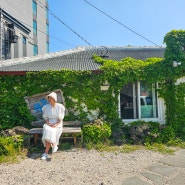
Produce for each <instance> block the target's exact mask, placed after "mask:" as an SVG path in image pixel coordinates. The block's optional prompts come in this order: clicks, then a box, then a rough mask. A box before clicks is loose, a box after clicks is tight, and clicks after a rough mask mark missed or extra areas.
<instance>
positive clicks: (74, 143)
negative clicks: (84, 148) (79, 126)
mask: <svg viewBox="0 0 185 185" xmlns="http://www.w3.org/2000/svg"><path fill="white" fill-rule="evenodd" d="M73 137H74V145H76V134H74V135H73Z"/></svg>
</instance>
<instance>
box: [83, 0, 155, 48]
mask: <svg viewBox="0 0 185 185" xmlns="http://www.w3.org/2000/svg"><path fill="white" fill-rule="evenodd" d="M82 1H84V2H85V3H87V4H88V5H90V6H91V7H93V8H95V9H96V10H98V11H99V12H101V13H102V14H104V15H105V16H107V17H109V18H110V19H112V20H113V21H115V22H116V23H118V24H119V25H121V26H123V27H124V28H126V29H127V30H129V31H131V32H132V33H134V34H136V35H138V36H139V37H141V38H143V39H144V40H146V41H148V42H150V43H152V44H154V45H155V46H159V45H158V44H156V43H155V42H153V41H151V40H149V39H147V38H146V37H144V36H143V35H141V34H139V33H138V32H136V31H134V30H133V29H131V28H129V27H128V26H126V25H125V24H123V23H122V22H120V21H118V20H117V19H115V18H114V17H112V16H110V15H109V14H107V13H106V12H104V11H103V10H101V9H99V8H97V7H96V6H95V5H93V4H92V3H90V2H88V1H87V0H82Z"/></svg>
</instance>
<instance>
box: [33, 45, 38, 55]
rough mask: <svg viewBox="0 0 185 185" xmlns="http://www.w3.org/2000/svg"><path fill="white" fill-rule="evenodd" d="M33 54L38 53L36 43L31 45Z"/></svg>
mask: <svg viewBox="0 0 185 185" xmlns="http://www.w3.org/2000/svg"><path fill="white" fill-rule="evenodd" d="M33 55H34V56H35V55H38V46H37V45H33Z"/></svg>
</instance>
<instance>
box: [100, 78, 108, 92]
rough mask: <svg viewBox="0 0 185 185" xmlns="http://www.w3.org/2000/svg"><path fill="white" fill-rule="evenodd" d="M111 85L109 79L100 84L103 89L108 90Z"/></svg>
mask: <svg viewBox="0 0 185 185" xmlns="http://www.w3.org/2000/svg"><path fill="white" fill-rule="evenodd" d="M109 86H110V85H109V83H108V81H107V80H106V81H105V82H104V83H103V84H102V85H101V86H100V88H101V91H108V89H109Z"/></svg>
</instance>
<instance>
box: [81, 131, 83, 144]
mask: <svg viewBox="0 0 185 185" xmlns="http://www.w3.org/2000/svg"><path fill="white" fill-rule="evenodd" d="M81 144H83V134H82V133H81Z"/></svg>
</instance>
